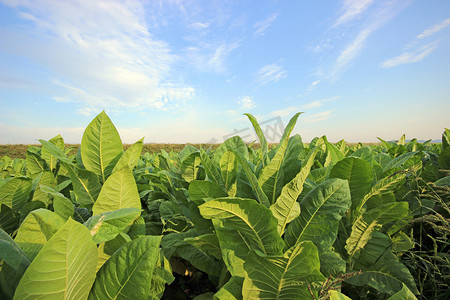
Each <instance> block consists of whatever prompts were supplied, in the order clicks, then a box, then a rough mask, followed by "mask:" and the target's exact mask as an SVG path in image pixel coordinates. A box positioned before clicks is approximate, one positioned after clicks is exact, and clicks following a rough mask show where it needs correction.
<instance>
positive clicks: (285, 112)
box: [270, 106, 300, 117]
mask: <svg viewBox="0 0 450 300" xmlns="http://www.w3.org/2000/svg"><path fill="white" fill-rule="evenodd" d="M299 111H300V107H298V106H290V107H286V108H283V109H279V110H274V111H272V112H271V113H270V115H271V116H274V117H287V116H292V115H294V114H295V113H298V112H299Z"/></svg>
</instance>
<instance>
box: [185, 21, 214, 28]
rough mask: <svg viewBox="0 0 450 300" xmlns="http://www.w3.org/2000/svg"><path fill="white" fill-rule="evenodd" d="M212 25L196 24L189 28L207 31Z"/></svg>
mask: <svg viewBox="0 0 450 300" xmlns="http://www.w3.org/2000/svg"><path fill="white" fill-rule="evenodd" d="M210 25H211V24H210V23H202V22H194V23H191V24H190V25H189V28H191V29H194V30H202V29H207V28H208V27H209V26H210Z"/></svg>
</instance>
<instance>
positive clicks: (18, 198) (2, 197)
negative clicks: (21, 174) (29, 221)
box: [0, 178, 32, 212]
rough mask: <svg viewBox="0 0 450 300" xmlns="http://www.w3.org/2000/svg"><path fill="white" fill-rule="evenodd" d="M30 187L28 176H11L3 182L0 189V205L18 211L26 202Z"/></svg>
mask: <svg viewBox="0 0 450 300" xmlns="http://www.w3.org/2000/svg"><path fill="white" fill-rule="evenodd" d="M31 187H32V182H31V179H29V178H13V179H12V180H9V181H8V182H7V183H5V184H4V185H3V186H2V188H1V190H0V205H1V204H5V205H6V206H8V207H10V208H12V210H13V211H15V212H18V211H19V210H20V209H21V208H22V206H23V205H24V204H25V202H27V200H28V197H29V196H30V192H31Z"/></svg>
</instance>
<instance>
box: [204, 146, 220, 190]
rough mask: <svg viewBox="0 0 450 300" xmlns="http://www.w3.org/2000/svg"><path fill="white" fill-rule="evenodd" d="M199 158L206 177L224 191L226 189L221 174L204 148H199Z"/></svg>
mask: <svg viewBox="0 0 450 300" xmlns="http://www.w3.org/2000/svg"><path fill="white" fill-rule="evenodd" d="M200 158H201V160H202V165H203V168H204V170H205V173H206V175H207V176H208V179H209V180H211V181H212V182H214V183H216V184H217V185H219V186H220V187H221V188H222V189H223V190H224V191H226V187H225V184H224V183H223V180H222V176H221V175H220V172H219V169H218V166H217V165H216V164H215V163H214V161H213V160H212V159H211V158H210V157H209V155H208V153H206V152H205V150H203V149H200Z"/></svg>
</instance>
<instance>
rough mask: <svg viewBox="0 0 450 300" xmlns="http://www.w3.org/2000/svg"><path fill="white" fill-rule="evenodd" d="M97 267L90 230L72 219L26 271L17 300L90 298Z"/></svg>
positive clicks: (19, 287)
mask: <svg viewBox="0 0 450 300" xmlns="http://www.w3.org/2000/svg"><path fill="white" fill-rule="evenodd" d="M96 264H97V247H96V246H95V243H94V242H93V241H92V240H91V237H90V235H89V232H88V230H87V229H86V227H84V226H83V225H81V224H80V223H78V222H76V221H74V220H72V219H69V220H68V221H67V222H66V224H64V226H62V227H61V229H60V230H58V232H57V233H55V234H54V235H53V236H52V238H51V239H50V240H49V241H48V242H47V244H45V245H44V247H43V248H42V250H41V251H40V252H39V253H38V255H37V256H36V258H35V259H34V260H33V262H32V263H31V264H30V266H29V267H28V269H27V270H26V271H25V274H24V275H23V277H22V279H21V280H20V282H19V285H18V286H17V289H16V293H15V295H14V299H21V300H22V299H36V298H43V299H44V298H45V299H74V300H78V299H86V298H87V296H88V294H89V291H90V289H91V286H92V284H93V283H94V279H95V266H96Z"/></svg>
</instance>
